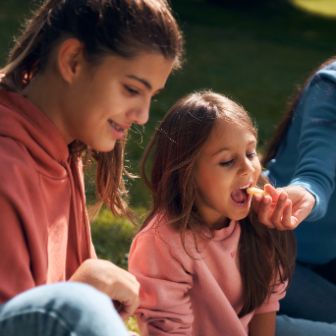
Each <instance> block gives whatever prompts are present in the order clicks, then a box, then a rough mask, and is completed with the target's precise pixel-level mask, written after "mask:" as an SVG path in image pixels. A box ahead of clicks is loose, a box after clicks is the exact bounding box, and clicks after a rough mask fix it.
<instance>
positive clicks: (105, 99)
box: [0, 0, 182, 336]
mask: <svg viewBox="0 0 336 336" xmlns="http://www.w3.org/2000/svg"><path fill="white" fill-rule="evenodd" d="M181 50H182V39H181V34H180V31H179V28H178V26H177V24H176V21H175V20H174V18H173V16H172V13H171V10H170V8H169V6H168V4H167V3H166V1H165V0H119V1H116V0H104V1H102V0H63V1H59V0H48V1H46V2H45V3H43V4H42V5H41V7H40V8H39V9H38V10H37V11H36V12H35V14H34V15H33V17H32V18H31V20H30V21H28V23H27V26H26V27H25V29H24V31H23V33H22V35H21V36H20V37H19V38H18V39H17V42H16V44H15V46H14V48H13V49H12V51H11V52H10V55H9V59H8V64H7V65H6V66H5V67H4V68H3V69H2V70H1V71H0V72H1V83H0V86H1V87H0V179H1V184H0V214H1V224H0V254H1V260H0V273H1V279H0V303H1V304H0V330H1V332H0V333H1V334H2V335H22V334H24V335H34V336H37V335H44V336H46V335H65V334H66V335H69V334H76V335H118V336H119V335H125V333H126V330H125V327H124V326H123V324H122V322H121V320H120V319H119V317H118V316H117V314H116V313H115V310H114V308H113V305H112V300H111V299H113V300H114V301H118V307H119V308H120V311H119V312H120V313H121V315H122V316H123V317H126V316H128V315H129V314H131V313H132V312H133V311H134V310H135V308H136V307H137V304H138V291H139V284H138V282H137V281H136V279H135V278H134V276H133V275H131V274H129V273H128V272H126V271H124V270H122V269H120V268H118V267H117V266H115V265H113V264H112V263H110V262H108V261H105V260H98V259H96V256H95V252H94V248H93V246H92V241H91V237H90V227H89V222H88V219H87V215H86V212H85V193H84V186H83V178H82V171H81V159H80V157H81V154H82V153H84V152H89V151H91V152H92V153H93V155H94V157H95V158H96V160H97V167H98V168H97V191H98V194H99V195H100V197H101V199H102V200H103V201H104V202H105V203H106V204H107V205H108V206H109V207H110V208H111V209H112V211H113V213H115V214H125V213H126V211H127V209H126V206H125V204H124V202H123V200H122V195H123V194H124V192H125V190H124V185H123V179H122V177H123V155H124V145H125V136H126V133H127V130H128V129H129V128H130V127H131V126H132V124H134V123H135V124H144V123H146V121H147V119H148V113H149V106H150V102H151V98H152V97H153V95H155V94H156V93H157V92H158V91H159V90H161V89H162V88H163V87H164V86H165V82H166V80H167V77H168V75H169V74H170V72H171V70H172V69H173V68H176V67H178V65H179V61H180V56H181ZM66 280H71V281H72V282H71V283H68V282H64V281H66ZM55 282H64V283H61V284H57V285H50V284H51V283H55ZM76 282H81V283H83V284H81V285H80V284H78V283H76ZM45 284H48V285H47V286H41V287H40V285H45ZM37 286H39V287H37ZM34 287H37V288H35V289H33V288H34ZM19 294H20V295H19Z"/></svg>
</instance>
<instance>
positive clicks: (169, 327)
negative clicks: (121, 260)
mask: <svg viewBox="0 0 336 336" xmlns="http://www.w3.org/2000/svg"><path fill="white" fill-rule="evenodd" d="M191 264H192V263H191V259H190V258H189V257H188V255H187V254H186V252H185V251H184V249H183V247H182V245H181V244H180V238H179V236H178V235H177V234H176V235H175V234H172V236H169V234H168V235H167V234H165V235H164V240H163V239H162V237H161V236H160V235H159V233H157V231H155V230H153V229H150V230H146V231H145V232H141V233H140V234H138V235H137V236H136V238H135V240H134V241H133V244H132V247H131V251H130V257H129V270H130V272H132V273H133V274H134V275H135V276H136V277H137V279H138V281H139V282H140V284H141V291H140V307H139V308H138V310H137V318H138V322H139V325H140V328H141V329H142V332H143V335H151V336H154V335H155V336H156V335H160V336H161V335H162V336H163V335H184V336H185V335H191V333H192V322H193V316H192V307H191V301H190V297H189V291H190V288H191V286H192V274H191V273H192V272H191Z"/></svg>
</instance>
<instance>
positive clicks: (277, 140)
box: [262, 56, 336, 167]
mask: <svg viewBox="0 0 336 336" xmlns="http://www.w3.org/2000/svg"><path fill="white" fill-rule="evenodd" d="M335 60H336V56H333V57H331V58H329V59H327V60H326V61H325V62H323V63H322V64H321V65H320V66H319V67H318V68H317V69H315V70H314V71H313V72H312V73H311V74H310V75H309V76H308V78H307V79H306V81H305V82H304V84H303V85H302V86H300V87H299V88H298V89H297V92H296V94H295V95H294V98H292V100H291V101H290V102H289V107H288V110H287V112H286V113H285V114H284V116H283V118H282V119H281V121H280V122H279V124H278V126H277V127H276V129H275V132H274V135H273V137H272V138H271V140H270V141H269V143H268V145H267V147H266V150H265V153H264V155H263V158H262V164H263V166H265V167H266V166H267V164H268V162H269V161H271V160H272V159H273V158H275V156H276V154H277V152H278V150H279V147H280V144H281V142H282V141H283V140H284V139H285V138H286V135H287V132H288V129H289V127H290V125H291V122H292V119H293V116H294V113H295V110H296V107H297V105H298V103H299V101H300V99H301V96H302V92H303V90H304V88H305V86H306V84H307V83H308V81H309V80H310V79H311V76H312V75H313V74H314V73H315V72H316V71H318V70H319V69H322V68H323V67H325V66H326V65H328V64H330V63H332V62H334V61H335Z"/></svg>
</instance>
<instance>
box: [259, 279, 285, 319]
mask: <svg viewBox="0 0 336 336" xmlns="http://www.w3.org/2000/svg"><path fill="white" fill-rule="evenodd" d="M286 287H287V282H285V283H279V284H278V285H277V286H276V287H275V289H274V291H273V293H272V294H271V295H270V296H269V297H268V298H267V299H266V300H265V302H264V303H263V304H262V305H261V306H260V307H259V308H257V309H256V310H255V314H264V313H270V312H276V311H278V310H279V308H280V304H279V301H280V300H281V299H283V298H284V297H285V296H286Z"/></svg>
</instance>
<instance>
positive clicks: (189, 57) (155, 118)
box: [0, 0, 336, 267]
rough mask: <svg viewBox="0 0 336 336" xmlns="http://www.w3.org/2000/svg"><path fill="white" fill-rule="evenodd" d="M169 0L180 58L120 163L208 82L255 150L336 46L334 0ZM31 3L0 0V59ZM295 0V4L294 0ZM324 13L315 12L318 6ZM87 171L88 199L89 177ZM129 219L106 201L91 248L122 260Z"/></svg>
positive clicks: (139, 203) (132, 161)
mask: <svg viewBox="0 0 336 336" xmlns="http://www.w3.org/2000/svg"><path fill="white" fill-rule="evenodd" d="M171 3H172V7H173V10H174V12H175V14H176V17H177V19H178V21H179V23H180V24H181V27H182V30H183V32H184V35H185V41H186V61H185V65H184V67H183V69H182V70H180V71H179V72H176V73H175V74H173V76H172V77H171V78H170V79H169V81H168V83H167V87H166V90H164V91H163V92H162V93H161V94H160V95H159V96H158V97H157V99H156V100H155V101H154V102H153V105H152V110H151V118H150V122H149V123H148V124H147V125H146V127H145V128H143V129H139V128H137V129H136V130H134V131H132V132H131V136H130V141H129V144H128V148H127V166H128V167H129V169H130V170H131V171H132V172H135V173H137V172H138V163H139V160H140V157H141V154H142V151H143V149H144V147H145V145H146V143H147V142H148V139H149V137H150V136H151V134H152V132H153V130H154V128H155V127H156V125H157V123H158V122H159V120H160V119H161V117H162V116H163V114H164V113H165V112H166V111H167V109H168V108H169V106H171V105H172V104H173V103H174V102H175V101H176V99H177V98H179V97H181V96H182V95H184V94H186V93H189V92H191V91H194V90H198V89H204V88H211V89H213V90H216V91H219V92H222V93H225V94H226V95H228V96H229V97H231V98H233V99H234V100H237V101H238V102H240V103H241V104H242V105H244V106H245V108H246V109H247V110H248V111H249V112H250V114H251V116H252V117H253V119H254V120H255V121H256V123H257V125H258V126H259V133H260V150H261V151H262V148H263V146H264V145H265V143H266V142H267V140H268V139H269V138H270V137H271V135H272V132H273V130H274V127H275V125H276V124H277V122H278V120H279V118H280V117H281V114H282V113H283V112H284V111H285V109H286V105H287V102H288V100H289V98H290V97H291V96H292V94H293V93H294V92H295V90H296V88H297V86H298V85H299V84H301V83H302V82H303V80H304V79H305V78H306V76H307V75H308V74H309V73H310V72H311V71H312V70H313V69H314V68H316V67H317V66H318V65H319V63H321V62H322V61H323V60H324V59H326V58H328V57H330V56H332V55H334V54H336V52H335V51H336V44H335V36H336V19H335V14H336V5H335V1H334V0H316V1H314V0H310V1H309V0H293V1H292V2H287V1H285V0H283V1H280V0H268V1H267V0H208V1H207V0H175V1H172V2H171ZM37 4H38V2H37V1H32V0H1V1H0V64H1V65H4V64H5V59H6V55H7V52H8V50H9V48H10V46H11V45H12V43H13V37H14V35H15V34H16V33H17V32H18V29H19V27H20V26H21V25H22V23H23V22H24V19H25V18H26V17H28V16H29V14H30V12H31V10H32V9H33V8H34V6H36V5H37ZM294 4H295V5H294ZM319 11H320V12H321V13H322V14H323V15H319V14H318V12H319ZM91 175H92V174H91V172H89V173H88V174H87V182H88V188H87V194H88V200H89V203H92V202H93V201H94V183H93V181H92V178H91ZM128 186H129V189H130V202H131V206H132V208H133V209H134V210H135V211H136V212H137V213H141V214H143V213H144V212H146V209H148V207H149V197H148V193H147V191H146V189H145V188H144V186H143V184H142V183H141V180H136V181H133V182H131V181H129V182H128ZM135 230H136V227H134V226H133V225H132V224H130V223H129V222H128V221H127V220H125V219H120V218H113V216H112V215H111V214H110V212H109V211H107V210H106V209H105V210H103V211H101V212H100V214H99V215H98V216H96V218H95V220H94V221H93V225H92V232H93V238H94V243H95V246H96V248H97V252H98V254H99V255H100V256H101V257H103V258H108V259H110V260H112V261H114V262H116V263H117V264H119V265H121V266H122V267H126V266H127V251H128V249H129V245H130V243H131V239H132V237H133V235H134V233H135Z"/></svg>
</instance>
